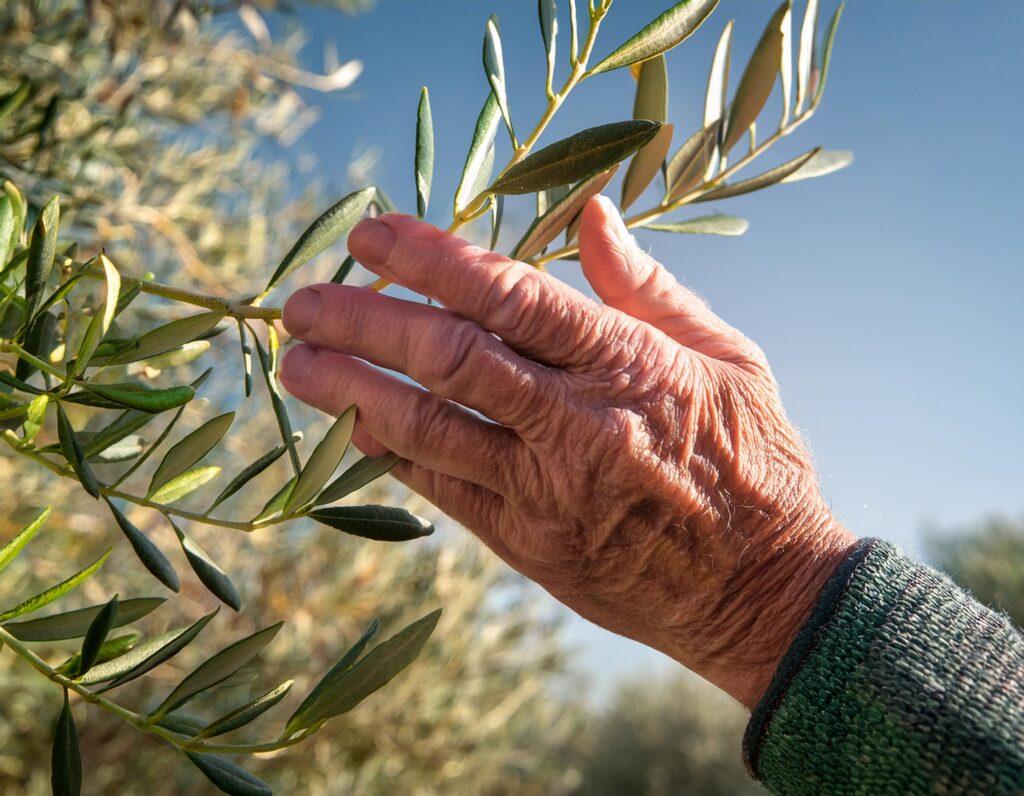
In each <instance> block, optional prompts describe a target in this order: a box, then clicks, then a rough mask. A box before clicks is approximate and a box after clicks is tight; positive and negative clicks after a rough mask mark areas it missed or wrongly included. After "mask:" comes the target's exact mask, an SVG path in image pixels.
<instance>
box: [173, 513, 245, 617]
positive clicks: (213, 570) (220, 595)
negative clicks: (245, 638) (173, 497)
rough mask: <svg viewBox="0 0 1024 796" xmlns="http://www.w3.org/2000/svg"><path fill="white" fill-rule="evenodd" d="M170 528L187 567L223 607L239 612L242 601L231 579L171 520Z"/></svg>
mask: <svg viewBox="0 0 1024 796" xmlns="http://www.w3.org/2000/svg"><path fill="white" fill-rule="evenodd" d="M171 527H172V528H173V529H174V533H175V534H176V535H177V537H178V541H179V542H180V543H181V549H182V551H183V552H184V553H185V558H187V559H188V563H189V566H190V567H192V571H193V572H195V573H196V575H197V576H198V578H199V580H200V581H201V582H202V584H203V585H204V586H205V587H206V588H207V589H209V590H210V592H211V593H212V594H213V595H214V596H215V597H216V598H217V599H218V600H220V601H221V602H223V603H224V604H225V605H228V606H230V607H231V608H232V609H233V610H235V611H240V610H241V608H242V599H241V597H239V596H238V590H237V589H236V588H235V584H233V583H232V582H231V578H229V577H228V576H227V574H226V573H225V572H224V570H222V569H221V568H220V567H218V566H217V565H216V564H215V563H214V561H213V559H211V558H210V557H209V556H208V555H207V554H206V551H204V550H203V548H201V547H200V546H199V545H198V544H196V543H195V541H194V540H193V539H191V538H190V537H189V536H187V535H186V534H185V532H184V531H183V530H181V528H179V527H178V526H177V524H176V523H175V522H174V521H173V520H171Z"/></svg>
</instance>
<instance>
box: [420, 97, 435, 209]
mask: <svg viewBox="0 0 1024 796" xmlns="http://www.w3.org/2000/svg"><path fill="white" fill-rule="evenodd" d="M433 179H434V121H433V119H432V118H431V115H430V94H429V93H428V92H427V87H426V86H424V87H423V90H422V91H421V92H420V104H419V107H418V108H417V111H416V215H417V216H418V217H419V218H423V217H424V216H425V215H426V214H427V206H428V205H429V204H430V183H431V182H432V181H433Z"/></svg>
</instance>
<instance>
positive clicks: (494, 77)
mask: <svg viewBox="0 0 1024 796" xmlns="http://www.w3.org/2000/svg"><path fill="white" fill-rule="evenodd" d="M484 73H485V74H486V75H487V82H488V83H489V84H490V86H491V91H492V92H494V98H495V99H496V100H497V101H498V110H499V111H501V117H502V118H503V119H504V120H505V126H506V127H507V128H508V134H509V137H510V138H511V139H512V146H516V145H517V144H518V142H517V141H516V134H515V130H514V129H513V128H512V114H511V113H509V109H508V94H507V91H506V88H505V61H504V58H503V57H502V54H501V34H500V33H499V32H498V17H497V16H496V15H494V14H491V16H490V19H488V20H487V26H486V28H485V29H484Z"/></svg>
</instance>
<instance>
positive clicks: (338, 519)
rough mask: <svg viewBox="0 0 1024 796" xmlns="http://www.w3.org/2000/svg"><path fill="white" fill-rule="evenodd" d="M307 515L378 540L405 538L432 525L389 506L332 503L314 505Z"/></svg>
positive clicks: (419, 534) (418, 534)
mask: <svg viewBox="0 0 1024 796" xmlns="http://www.w3.org/2000/svg"><path fill="white" fill-rule="evenodd" d="M309 516H310V517H312V518H313V519H314V520H316V521H317V522H320V523H323V524H324V525H328V526H330V527H331V528H337V529H338V530H339V531H344V532H345V533H350V534H352V535H353V536H361V537H363V538H364V539H376V540H377V541H379V542H405V541H408V540H410V539H419V538H421V537H423V536H430V534H432V533H433V532H434V526H433V525H431V524H430V523H429V522H427V521H426V520H425V519H423V518H422V517H417V516H416V515H415V514H412V513H411V512H408V511H406V510H405V509H401V508H396V507H393V506H334V507H332V508H327V509H316V510H315V511H311V512H309Z"/></svg>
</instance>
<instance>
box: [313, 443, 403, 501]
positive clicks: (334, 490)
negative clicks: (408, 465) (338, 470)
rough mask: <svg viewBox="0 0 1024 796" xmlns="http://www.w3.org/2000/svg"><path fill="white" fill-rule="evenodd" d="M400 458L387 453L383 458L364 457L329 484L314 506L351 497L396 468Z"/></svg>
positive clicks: (318, 496)
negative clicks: (358, 490)
mask: <svg viewBox="0 0 1024 796" xmlns="http://www.w3.org/2000/svg"><path fill="white" fill-rule="evenodd" d="M399 458H400V457H399V456H398V455H397V454H395V453H385V454H384V455H383V456H364V457H363V458H362V459H360V460H359V461H357V462H356V463H355V464H353V465H352V466H351V467H349V468H348V469H347V470H346V471H345V472H343V473H342V474H341V475H339V476H338V477H337V478H335V479H334V481H332V482H331V483H330V484H328V485H327V488H326V489H324V491H323V492H321V493H320V494H319V495H317V498H316V500H314V501H313V505H314V506H320V505H323V504H325V503H333V502H334V501H336V500H341V499H342V498H343V497H347V496H348V495H351V494H352V493H353V492H355V491H356V490H357V489H362V488H363V487H364V486H366V485H367V484H369V483H370V482H371V481H373V480H375V479H377V478H380V477H381V476H382V475H384V474H385V473H386V472H388V471H389V470H390V469H391V468H392V467H394V466H395V465H396V464H397V463H398V461H399Z"/></svg>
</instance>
